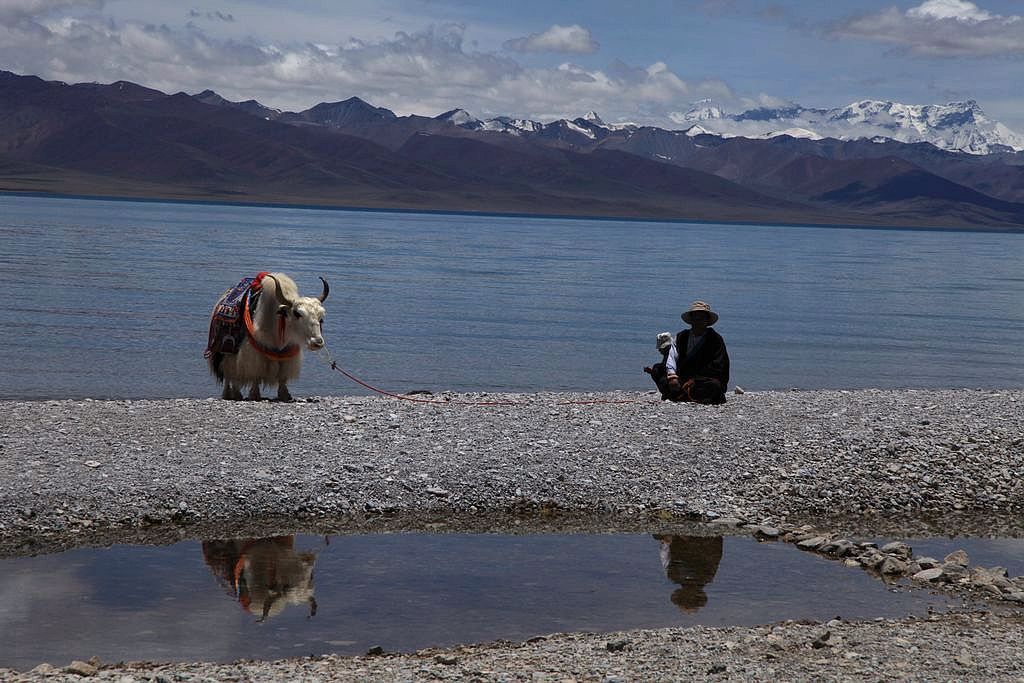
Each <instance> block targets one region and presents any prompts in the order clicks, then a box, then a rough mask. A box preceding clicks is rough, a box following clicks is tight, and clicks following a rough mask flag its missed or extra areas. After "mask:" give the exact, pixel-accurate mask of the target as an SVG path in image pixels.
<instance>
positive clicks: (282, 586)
mask: <svg viewBox="0 0 1024 683" xmlns="http://www.w3.org/2000/svg"><path fill="white" fill-rule="evenodd" d="M203 560H205V561H206V565H207V566H208V567H209V568H210V570H211V571H212V572H213V574H214V576H216V577H217V581H218V583H220V584H221V586H223V587H224V588H225V590H227V592H228V593H229V594H230V595H231V596H232V597H234V598H235V599H236V600H238V602H239V604H241V605H242V608H243V609H244V610H245V611H246V612H249V613H251V614H258V615H259V619H257V621H260V622H262V621H265V620H266V619H267V617H272V616H276V615H277V614H280V613H281V611H282V610H284V608H285V607H286V606H287V605H301V604H307V605H309V616H310V617H312V616H315V615H316V599H315V598H314V597H313V564H314V563H315V562H316V555H315V554H314V553H312V552H301V553H297V552H295V537H294V536H276V537H273V538H240V539H231V540H213V541H203Z"/></svg>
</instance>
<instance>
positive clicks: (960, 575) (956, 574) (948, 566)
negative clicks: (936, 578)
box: [940, 562, 968, 581]
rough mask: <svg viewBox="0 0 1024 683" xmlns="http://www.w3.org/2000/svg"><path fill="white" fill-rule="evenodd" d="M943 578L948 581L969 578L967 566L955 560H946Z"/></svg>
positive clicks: (943, 567) (943, 566)
mask: <svg viewBox="0 0 1024 683" xmlns="http://www.w3.org/2000/svg"><path fill="white" fill-rule="evenodd" d="M940 569H942V578H943V579H944V580H946V581H959V580H960V579H964V578H967V575H968V572H967V567H966V566H964V565H962V564H957V563H955V562H944V563H943V564H942V567H940Z"/></svg>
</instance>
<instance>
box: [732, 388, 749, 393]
mask: <svg viewBox="0 0 1024 683" xmlns="http://www.w3.org/2000/svg"><path fill="white" fill-rule="evenodd" d="M732 392H733V393H734V394H745V393H747V392H746V391H744V390H743V387H739V386H738V387H736V388H735V389H733V390H732Z"/></svg>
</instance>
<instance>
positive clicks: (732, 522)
mask: <svg viewBox="0 0 1024 683" xmlns="http://www.w3.org/2000/svg"><path fill="white" fill-rule="evenodd" d="M711 523H712V524H713V525H715V526H728V527H737V526H739V525H740V524H743V520H741V519H737V518H736V517H719V518H717V519H713V520H711Z"/></svg>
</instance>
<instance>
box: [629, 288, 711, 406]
mask: <svg viewBox="0 0 1024 683" xmlns="http://www.w3.org/2000/svg"><path fill="white" fill-rule="evenodd" d="M682 318H683V322H685V323H686V324H688V325H689V326H690V329H688V330H683V331H682V332H680V333H679V334H677V335H676V338H675V340H674V341H673V343H672V345H671V347H670V348H669V350H668V353H667V354H666V355H665V361H664V364H663V367H664V372H662V368H660V367H659V366H660V365H662V364H661V363H659V364H657V365H655V366H654V367H652V368H644V371H645V372H648V373H649V374H650V375H651V378H652V379H653V380H654V383H655V384H656V385H657V386H658V389H659V390H660V391H661V397H662V399H668V400H670V401H692V402H693V403H704V404H718V403H725V391H726V389H727V388H728V385H729V353H728V352H727V351H726V349H725V340H724V339H722V336H721V335H720V334H718V333H717V332H715V331H714V330H713V329H711V326H712V325H714V324H715V323H716V322H718V314H717V313H715V312H714V311H712V310H711V306H709V305H708V304H706V303H704V302H703V301H694V302H693V303H692V304H691V305H690V308H689V309H688V310H687V311H685V312H684V313H683V315H682ZM660 336H661V335H659V338H660Z"/></svg>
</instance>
